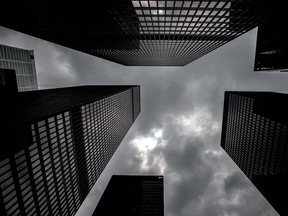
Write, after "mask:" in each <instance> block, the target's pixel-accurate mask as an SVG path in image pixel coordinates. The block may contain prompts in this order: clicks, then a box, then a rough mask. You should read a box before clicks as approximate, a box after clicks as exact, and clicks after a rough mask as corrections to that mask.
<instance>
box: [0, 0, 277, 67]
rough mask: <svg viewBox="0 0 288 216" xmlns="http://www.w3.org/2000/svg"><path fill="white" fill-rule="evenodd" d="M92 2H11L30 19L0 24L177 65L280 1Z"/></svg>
mask: <svg viewBox="0 0 288 216" xmlns="http://www.w3.org/2000/svg"><path fill="white" fill-rule="evenodd" d="M6 4H7V3H6ZM92 4H94V3H89V4H71V2H69V3H66V4H65V3H61V4H59V3H58V2H57V3H55V4H54V3H53V2H51V1H50V2H49V3H47V2H44V1H41V4H40V3H39V4H32V3H30V4H28V3H21V2H19V3H17V4H15V3H14V4H13V5H12V6H11V7H13V8H14V9H15V11H17V14H21V15H23V17H31V19H30V21H31V22H29V23H24V22H23V23H19V21H17V22H14V21H9V22H7V23H6V22H5V20H4V19H3V21H2V22H3V24H2V25H3V26H5V27H7V28H11V29H14V30H16V31H21V32H24V33H26V34H30V35H33V36H35V37H39V38H42V39H44V40H48V41H51V42H53V43H57V44H60V45H63V46H67V47H69V48H72V49H76V50H79V51H82V52H85V53H88V54H91V55H95V56H98V57H101V58H104V59H107V60H110V61H113V62H117V63H120V64H123V65H132V66H139V65H156V66H157V65H159V66H163V65H167V66H183V65H186V64H188V63H190V62H192V61H194V60H196V59H198V58H200V57H201V56H203V55H205V54H207V53H209V52H211V51H213V50H214V49H216V48H218V47H219V46H221V45H223V44H225V43H227V42H229V41H231V40H232V39H234V38H236V37H238V36H240V35H242V34H244V33H245V32H247V31H249V30H251V29H253V28H255V27H257V26H258V25H259V24H261V23H263V22H264V21H265V20H266V19H267V18H271V17H273V16H274V15H275V14H276V13H278V9H279V8H282V3H281V2H278V1H277V3H276V2H271V1H270V0H239V1H234V0H198V1H192V0H177V1H171V0H154V1H147V0H132V1H131V0H110V1H99V2H97V4H96V5H95V6H94V5H92ZM78 17H81V19H78ZM0 18H1V17H0ZM57 20H62V22H58V21H57ZM71 20H73V22H71ZM35 26H36V27H37V28H36V27H35ZM36 29H37V30H36ZM60 32H61V34H60Z"/></svg>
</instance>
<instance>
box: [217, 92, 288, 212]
mask: <svg viewBox="0 0 288 216" xmlns="http://www.w3.org/2000/svg"><path fill="white" fill-rule="evenodd" d="M287 99H288V95H287V94H282V93H273V92H225V98H224V111H223V123H222V136H221V147H222V148H223V149H224V150H225V151H226V152H227V154H228V155H229V156H230V157H231V159H232V160H233V161H234V162H235V163H236V164H237V165H238V167H239V168H240V169H241V170H242V171H243V173H244V174H245V175H246V176H247V177H248V178H249V179H250V181H251V182H252V183H253V184H254V185H255V186H256V188H257V189H258V190H259V191H260V192H261V193H262V195H263V196H264V197H265V198H266V199H267V200H268V202H269V203H270V204H271V205H272V206H273V207H274V209H275V210H276V211H277V212H278V213H279V214H280V215H281V216H283V215H288V208H287V205H286V203H285V202H286V200H288V185H287V183H286V182H287V179H288V114H287V109H288V104H287ZM284 182H285V183H284Z"/></svg>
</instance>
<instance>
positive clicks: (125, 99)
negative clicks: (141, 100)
mask: <svg viewBox="0 0 288 216" xmlns="http://www.w3.org/2000/svg"><path fill="white" fill-rule="evenodd" d="M81 110H82V111H81V113H82V120H83V134H84V143H85V159H86V165H87V170H88V182H89V189H91V188H92V187H93V185H94V183H95V182H96V180H97V179H98V177H99V176H100V174H101V173H102V171H103V169H104V168H105V166H106V165H107V163H108V162H109V160H110V158H111V157H112V155H113V154H114V152H115V151H116V149H117V147H118V146H119V144H120V143H121V141H122V139H123V138H124V136H125V135H126V133H127V132H128V130H129V128H130V126H131V124H132V123H133V115H132V89H130V90H126V91H125V92H122V93H119V94H116V95H112V96H110V97H106V98H103V99H101V100H98V101H96V102H94V103H90V104H87V105H85V106H82V107H81Z"/></svg>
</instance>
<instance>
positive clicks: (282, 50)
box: [254, 12, 288, 72]
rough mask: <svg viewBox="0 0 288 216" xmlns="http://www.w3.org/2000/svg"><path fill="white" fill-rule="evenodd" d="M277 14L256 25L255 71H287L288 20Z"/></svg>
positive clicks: (284, 16)
mask: <svg viewBox="0 0 288 216" xmlns="http://www.w3.org/2000/svg"><path fill="white" fill-rule="evenodd" d="M279 14H280V16H278V17H277V18H274V19H271V20H269V21H268V22H265V23H264V24H262V25H260V26H259V27H258V34H257V44H256V54H255V65H254V70H255V71H273V70H274V71H275V70H278V71H281V72H287V71H288V61H287V59H288V21H287V17H286V15H285V14H286V13H285V12H282V13H281V12H279Z"/></svg>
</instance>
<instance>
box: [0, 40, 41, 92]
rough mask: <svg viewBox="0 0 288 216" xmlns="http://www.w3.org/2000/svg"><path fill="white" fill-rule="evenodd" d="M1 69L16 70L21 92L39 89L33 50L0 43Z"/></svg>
mask: <svg viewBox="0 0 288 216" xmlns="http://www.w3.org/2000/svg"><path fill="white" fill-rule="evenodd" d="M0 69H12V70H15V74H16V79H17V86H18V91H19V92H23V91H32V90H38V82H37V74H36V67H35V61H34V51H33V50H25V49H20V48H16V47H11V46H6V45H2V44H0Z"/></svg>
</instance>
